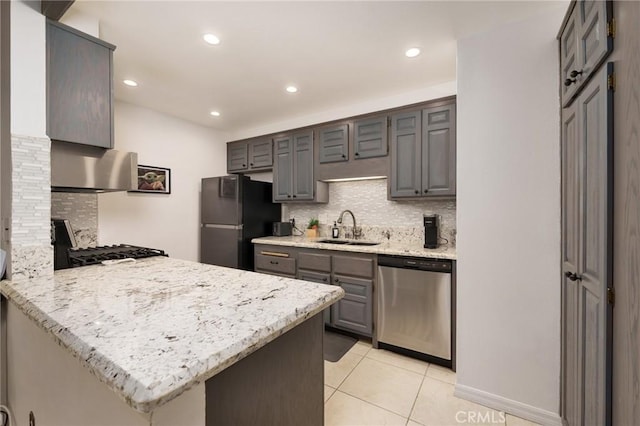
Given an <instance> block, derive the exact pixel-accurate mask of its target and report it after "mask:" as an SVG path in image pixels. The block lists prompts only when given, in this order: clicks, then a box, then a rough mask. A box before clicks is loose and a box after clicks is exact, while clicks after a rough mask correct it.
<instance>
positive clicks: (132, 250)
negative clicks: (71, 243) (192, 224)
mask: <svg viewBox="0 0 640 426" xmlns="http://www.w3.org/2000/svg"><path fill="white" fill-rule="evenodd" d="M68 255H69V266H70V267H71V268H75V267H78V266H89V265H96V264H98V263H102V262H104V261H119V260H124V259H143V258H145V257H153V256H168V254H166V253H165V252H164V251H163V250H158V249H151V248H148V247H139V246H132V245H129V244H119V245H113V246H99V247H88V248H73V249H70V250H69V251H68Z"/></svg>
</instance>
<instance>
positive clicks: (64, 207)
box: [51, 192, 98, 247]
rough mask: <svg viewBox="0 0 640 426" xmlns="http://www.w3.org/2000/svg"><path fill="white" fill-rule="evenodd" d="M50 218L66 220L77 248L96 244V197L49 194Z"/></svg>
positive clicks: (63, 193)
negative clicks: (74, 237)
mask: <svg viewBox="0 0 640 426" xmlns="http://www.w3.org/2000/svg"><path fill="white" fill-rule="evenodd" d="M51 217H52V218H55V219H68V220H69V222H70V223H71V227H72V228H73V233H74V234H75V236H76V242H77V243H78V246H79V247H95V246H96V245H97V243H98V195H97V194H79V193H66V192H53V193H52V194H51Z"/></svg>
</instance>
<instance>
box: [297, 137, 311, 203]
mask: <svg viewBox="0 0 640 426" xmlns="http://www.w3.org/2000/svg"><path fill="white" fill-rule="evenodd" d="M293 147H294V157H293V198H294V199H296V200H313V182H314V180H313V132H306V133H301V134H295V135H293Z"/></svg>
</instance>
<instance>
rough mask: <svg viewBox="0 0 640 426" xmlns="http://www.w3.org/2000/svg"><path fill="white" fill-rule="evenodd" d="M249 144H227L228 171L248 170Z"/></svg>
mask: <svg viewBox="0 0 640 426" xmlns="http://www.w3.org/2000/svg"><path fill="white" fill-rule="evenodd" d="M247 148H248V147H247V144H246V143H244V142H236V143H228V144H227V172H228V173H232V172H238V171H241V170H247V165H248V163H249V161H248V160H249V157H248V150H247Z"/></svg>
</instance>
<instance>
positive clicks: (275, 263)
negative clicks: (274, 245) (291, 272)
mask: <svg viewBox="0 0 640 426" xmlns="http://www.w3.org/2000/svg"><path fill="white" fill-rule="evenodd" d="M269 263H270V264H272V265H277V264H278V262H276V261H275V260H270V261H269Z"/></svg>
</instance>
